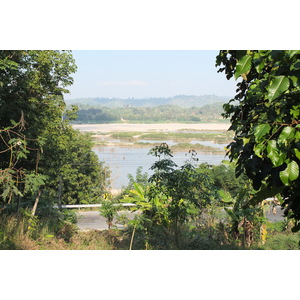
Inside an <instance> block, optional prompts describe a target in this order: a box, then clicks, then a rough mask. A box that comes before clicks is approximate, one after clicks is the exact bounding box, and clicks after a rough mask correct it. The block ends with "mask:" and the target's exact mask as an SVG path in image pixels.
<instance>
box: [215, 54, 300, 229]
mask: <svg viewBox="0 0 300 300" xmlns="http://www.w3.org/2000/svg"><path fill="white" fill-rule="evenodd" d="M216 65H217V66H220V69H219V72H225V74H226V77H227V79H230V78H232V77H233V76H234V77H235V79H237V78H240V80H241V81H240V82H239V83H237V94H236V96H235V97H234V99H232V100H230V102H229V103H227V104H225V105H224V109H225V113H224V116H225V117H227V118H229V117H230V118H231V127H230V130H232V131H233V132H234V134H235V137H234V141H233V142H232V143H231V144H230V146H229V148H230V149H229V153H228V155H229V157H230V159H231V161H235V162H236V165H237V168H236V173H237V175H239V174H242V173H245V174H246V175H247V176H248V177H249V178H250V179H251V180H252V183H253V187H254V188H255V190H256V191H257V192H256V193H255V194H254V197H253V203H259V202H261V201H262V200H263V199H265V198H266V197H272V196H276V197H277V198H278V199H280V201H281V204H282V206H283V207H285V208H286V215H288V214H290V215H291V216H292V217H294V218H295V219H296V225H295V228H294V230H299V229H300V222H299V221H300V201H299V199H300V186H299V183H300V181H299V166H300V132H299V131H300V103H299V95H300V51H297V50H290V51H287V50H276V51H261V50H259V51H252V50H251V51H250V50H248V51H246V50H245V51H220V54H219V55H218V57H217V60H216Z"/></svg>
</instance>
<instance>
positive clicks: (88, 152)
mask: <svg viewBox="0 0 300 300" xmlns="http://www.w3.org/2000/svg"><path fill="white" fill-rule="evenodd" d="M75 71H76V66H75V64H74V60H73V58H72V55H71V53H69V52H67V51H62V52H59V51H0V108H1V110H0V124H1V128H0V158H1V159H0V195H1V197H0V209H1V213H5V212H19V211H20V209H21V208H30V209H31V211H32V215H35V213H39V211H40V210H41V209H42V208H43V207H44V206H52V205H53V204H54V203H58V202H60V204H63V203H66V204H67V203H72V204H73V203H86V202H93V201H96V200H98V199H99V198H101V195H102V194H103V193H105V189H106V188H107V184H108V179H109V172H108V171H107V168H106V167H105V166H104V165H103V164H102V163H99V161H98V158H97V156H96V155H95V153H94V152H93V151H92V142H91V139H90V137H89V136H86V135H82V134H80V133H79V132H77V131H75V130H73V129H72V127H71V125H69V122H70V120H72V119H73V118H74V117H76V111H75V109H74V108H71V109H69V110H68V111H66V105H65V102H64V100H63V93H67V92H68V90H67V89H66V87H67V86H68V85H70V84H72V82H73V79H72V77H71V76H70V74H72V73H74V72H75ZM63 114H64V115H65V118H64V120H62V115H63Z"/></svg>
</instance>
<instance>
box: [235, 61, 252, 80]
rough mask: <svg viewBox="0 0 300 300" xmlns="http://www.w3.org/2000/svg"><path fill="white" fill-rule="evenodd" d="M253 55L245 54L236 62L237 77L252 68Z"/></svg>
mask: <svg viewBox="0 0 300 300" xmlns="http://www.w3.org/2000/svg"><path fill="white" fill-rule="evenodd" d="M251 62H252V56H250V55H245V56H244V57H243V58H242V59H241V60H239V61H238V62H237V64H236V71H235V73H234V77H235V79H237V78H238V77H239V76H240V75H242V74H245V73H247V72H249V71H250V69H251Z"/></svg>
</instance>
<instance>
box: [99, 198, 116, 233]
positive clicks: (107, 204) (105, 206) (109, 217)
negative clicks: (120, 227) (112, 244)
mask: <svg viewBox="0 0 300 300" xmlns="http://www.w3.org/2000/svg"><path fill="white" fill-rule="evenodd" d="M101 205H102V206H101V207H100V209H99V211H100V214H101V215H102V216H103V217H104V218H106V223H107V225H108V229H110V228H111V227H112V225H113V219H114V218H115V217H116V216H117V212H118V211H119V210H120V209H121V206H120V205H118V204H117V203H116V202H115V201H113V200H112V199H111V197H109V198H108V199H106V200H102V201H101Z"/></svg>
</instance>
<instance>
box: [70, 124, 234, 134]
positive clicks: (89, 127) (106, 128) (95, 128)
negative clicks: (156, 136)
mask: <svg viewBox="0 0 300 300" xmlns="http://www.w3.org/2000/svg"><path fill="white" fill-rule="evenodd" d="M72 126H73V128H74V129H78V130H79V131H84V132H93V133H97V132H101V133H110V132H133V131H135V132H172V131H185V130H190V131H227V130H228V129H229V126H230V124H225V123H193V124H184V123H164V124H132V123H112V124H74V125H72Z"/></svg>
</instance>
